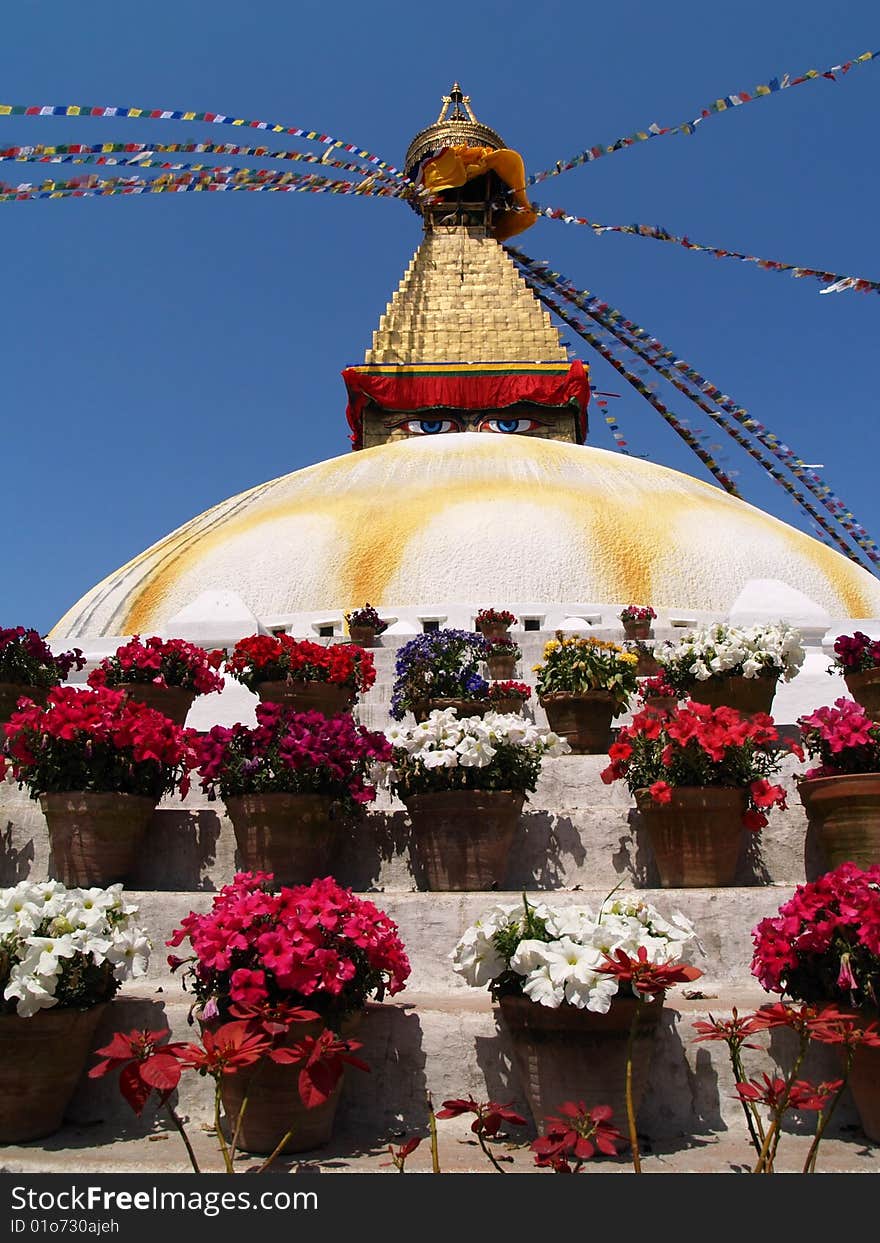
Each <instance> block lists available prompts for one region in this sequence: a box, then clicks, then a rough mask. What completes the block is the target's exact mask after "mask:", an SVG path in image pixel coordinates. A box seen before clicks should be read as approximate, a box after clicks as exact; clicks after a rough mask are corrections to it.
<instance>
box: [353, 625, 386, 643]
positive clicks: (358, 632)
mask: <svg viewBox="0 0 880 1243" xmlns="http://www.w3.org/2000/svg"><path fill="white" fill-rule="evenodd" d="M348 637H349V639H350V640H351V642H352V643H357V644H358V645H359V646H360V647H375V646H376V639H377V638H378V637H379V636H378V634H377V633H376V627H375V626H349V628H348Z"/></svg>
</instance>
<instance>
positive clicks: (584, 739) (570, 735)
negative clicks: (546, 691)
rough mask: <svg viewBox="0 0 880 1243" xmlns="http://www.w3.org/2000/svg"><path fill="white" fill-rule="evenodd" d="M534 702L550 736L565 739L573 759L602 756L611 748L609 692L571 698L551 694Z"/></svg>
mask: <svg viewBox="0 0 880 1243" xmlns="http://www.w3.org/2000/svg"><path fill="white" fill-rule="evenodd" d="M538 702H539V703H540V705H541V707H542V708H543V709H544V711H545V712H546V713H547V721H548V724H549V725H550V728H551V729H552V730H553V731H554V733H557V734H559V735H560V736H561V737H562V738H565V739H567V741H568V743H569V745H570V746H571V749H572V751H573V752H574V754H575V755H603V754H604V753H605V752H606V751H607V750H608V748H609V746H610V745H611V722H612V721H613V719H614V696H613V695H612V694H611V692H610V691H586V692H584V693H583V694H581V695H571V694H568V693H567V692H565V691H554V692H553V693H552V694H550V695H541V696H540V698H539V700H538Z"/></svg>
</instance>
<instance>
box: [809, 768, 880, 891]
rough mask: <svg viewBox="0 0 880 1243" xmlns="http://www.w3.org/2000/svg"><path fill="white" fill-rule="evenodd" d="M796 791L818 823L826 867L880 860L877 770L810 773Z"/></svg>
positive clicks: (879, 775) (863, 864)
mask: <svg viewBox="0 0 880 1243" xmlns="http://www.w3.org/2000/svg"><path fill="white" fill-rule="evenodd" d="M798 793H799V794H800V796H801V802H802V803H803V805H804V808H805V809H806V812H807V815H808V816H809V818H810V820H811V821H813V822H814V823H815V824H816V825H817V827H818V830H819V839H820V841H821V842H822V846H823V848H824V850H825V854H826V856H827V859H828V866H829V868H836V867H837V866H838V865H839V864H841V863H846V862H847V861H849V862H851V863H856V864H858V866H859V867H861V868H868V867H871V865H872V864H874V863H880V773H849V774H845V775H842V776H839V777H810V778H807V779H804V780H802V781H799V782H798Z"/></svg>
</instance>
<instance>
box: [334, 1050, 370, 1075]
mask: <svg viewBox="0 0 880 1243" xmlns="http://www.w3.org/2000/svg"><path fill="white" fill-rule="evenodd" d="M341 1058H342V1061H343V1062H345V1063H346V1065H348V1066H354V1067H355V1068H356V1069H357V1070H365V1071H367V1072H369V1070H370V1067H369V1065H368V1064H367V1063H366V1062H363V1061H361V1059H360V1058H359V1057H352V1056H351V1054H350V1053H343V1054H342V1055H341Z"/></svg>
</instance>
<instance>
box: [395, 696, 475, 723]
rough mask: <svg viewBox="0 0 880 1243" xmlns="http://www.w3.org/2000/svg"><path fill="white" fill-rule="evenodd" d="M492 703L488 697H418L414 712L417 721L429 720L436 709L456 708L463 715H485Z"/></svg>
mask: <svg viewBox="0 0 880 1243" xmlns="http://www.w3.org/2000/svg"><path fill="white" fill-rule="evenodd" d="M491 707H492V705H491V704H490V703H489V700H488V699H417V700H416V701H415V703H414V704H413V708H412V713H413V716H414V717H415V718H416V721H427V719H428V717H429V716H430V715H431V713H432V712H433V711H434V710H435V709H438V710H440V709H443V708H454V709H455V711H456V712H457V714H458V715H459V716H460V717H462V716H485V714H486V713H487V712H488V711H489V710H490V709H491Z"/></svg>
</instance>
